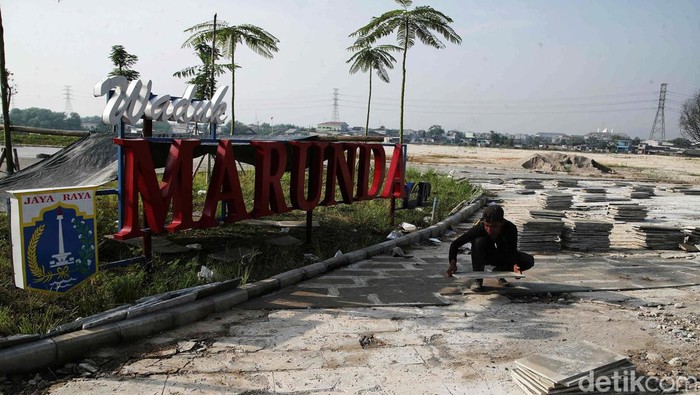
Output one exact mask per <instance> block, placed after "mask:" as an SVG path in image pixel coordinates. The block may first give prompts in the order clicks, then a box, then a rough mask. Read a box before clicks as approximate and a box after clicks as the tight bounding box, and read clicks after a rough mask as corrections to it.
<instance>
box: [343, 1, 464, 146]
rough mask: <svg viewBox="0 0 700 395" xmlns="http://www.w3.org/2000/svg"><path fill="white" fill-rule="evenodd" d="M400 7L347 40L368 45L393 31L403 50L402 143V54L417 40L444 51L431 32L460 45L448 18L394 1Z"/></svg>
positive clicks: (407, 2)
mask: <svg viewBox="0 0 700 395" xmlns="http://www.w3.org/2000/svg"><path fill="white" fill-rule="evenodd" d="M395 1H396V2H397V3H399V4H400V5H401V8H400V9H397V10H392V11H387V12H385V13H384V14H382V15H380V16H378V17H373V18H372V20H370V22H369V23H368V24H367V25H365V26H363V27H361V28H360V29H358V30H357V31H355V32H354V33H352V34H351V35H350V37H357V41H355V45H363V44H372V43H374V42H376V41H377V40H379V39H380V38H382V37H384V36H388V35H390V34H392V33H393V32H394V31H396V39H397V41H398V43H399V46H401V47H402V48H403V62H402V65H403V72H402V76H403V78H402V80H401V129H400V135H399V141H400V142H401V143H403V116H404V98H405V93H406V53H408V49H409V48H411V47H412V46H413V44H415V42H416V38H418V39H419V40H420V41H421V42H422V43H423V44H425V45H430V46H431V47H435V48H437V49H441V48H445V44H444V43H443V42H442V41H440V39H439V38H438V37H437V36H436V35H435V34H434V33H433V32H432V31H435V32H437V33H439V34H440V35H442V36H443V37H444V38H445V39H446V40H448V41H449V42H451V43H454V44H460V43H462V38H461V37H460V36H459V35H458V34H457V33H456V32H455V31H454V30H453V29H452V28H451V27H450V26H449V24H450V23H452V22H453V20H452V18H450V17H449V16H447V15H445V14H443V13H442V12H440V11H438V10H436V9H433V8H432V7H430V6H420V7H415V8H414V9H412V10H409V9H408V8H409V7H410V6H411V4H412V3H413V2H412V1H411V0H395Z"/></svg>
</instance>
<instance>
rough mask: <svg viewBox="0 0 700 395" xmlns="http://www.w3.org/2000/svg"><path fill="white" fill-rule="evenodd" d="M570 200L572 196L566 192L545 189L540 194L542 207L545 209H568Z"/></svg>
mask: <svg viewBox="0 0 700 395" xmlns="http://www.w3.org/2000/svg"><path fill="white" fill-rule="evenodd" d="M572 200H573V196H572V195H571V194H568V193H561V192H555V191H545V192H543V193H542V194H541V195H540V201H541V202H542V208H543V209H545V210H568V209H570V208H571V202H572Z"/></svg>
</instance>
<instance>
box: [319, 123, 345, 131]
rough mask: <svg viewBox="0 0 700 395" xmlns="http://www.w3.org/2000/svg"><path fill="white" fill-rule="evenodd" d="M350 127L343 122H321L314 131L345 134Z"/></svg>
mask: <svg viewBox="0 0 700 395" xmlns="http://www.w3.org/2000/svg"><path fill="white" fill-rule="evenodd" d="M349 130H350V127H349V125H348V124H347V123H345V122H335V121H332V122H321V123H319V124H318V126H316V131H318V132H321V133H323V132H325V133H327V132H336V133H347V132H348V131H349Z"/></svg>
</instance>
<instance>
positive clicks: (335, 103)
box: [331, 88, 340, 122]
mask: <svg viewBox="0 0 700 395" xmlns="http://www.w3.org/2000/svg"><path fill="white" fill-rule="evenodd" d="M331 121H333V122H339V121H340V115H338V88H333V116H332V117H331Z"/></svg>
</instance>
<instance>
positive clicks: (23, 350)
mask: <svg viewBox="0 0 700 395" xmlns="http://www.w3.org/2000/svg"><path fill="white" fill-rule="evenodd" d="M485 203H486V198H485V197H483V196H480V197H478V198H477V199H475V200H473V202H472V203H471V204H469V205H468V206H466V207H464V208H462V209H461V210H460V211H458V212H457V213H455V214H454V215H452V216H450V217H449V218H447V219H445V220H443V221H440V222H438V223H437V224H435V225H432V226H430V227H428V228H425V229H421V230H417V231H415V232H413V233H409V234H407V235H404V236H402V237H398V238H396V239H393V240H387V241H384V242H381V243H379V244H375V245H372V246H368V247H365V248H362V249H359V250H356V251H352V252H349V253H346V254H342V255H339V256H336V257H333V258H329V259H326V260H324V261H321V262H316V263H313V264H310V265H307V266H304V267H302V268H298V269H293V270H289V271H286V272H284V273H280V274H277V275H275V276H272V277H271V278H268V279H265V280H260V281H257V282H254V283H250V284H245V285H243V286H240V287H238V288H235V289H232V290H225V291H223V292H220V293H215V294H211V295H207V296H205V297H202V298H197V299H196V300H188V303H185V304H178V305H176V306H173V303H175V302H176V301H171V302H170V303H167V302H164V303H162V306H163V307H164V309H162V310H158V311H151V310H141V312H140V313H141V314H138V315H137V316H135V317H134V315H133V314H132V315H131V317H129V316H127V317H126V318H125V319H124V320H121V321H116V322H105V323H104V324H103V325H96V326H94V327H90V328H87V329H79V330H75V331H72V332H68V333H61V334H57V335H55V336H53V337H45V338H41V339H38V340H33V341H30V342H27V343H21V344H17V345H14V346H10V347H8V348H5V349H1V350H0V374H7V373H21V372H30V371H34V370H37V369H42V368H46V367H50V366H54V365H58V364H64V363H66V362H69V361H72V360H75V359H78V358H80V357H82V356H83V355H86V354H87V353H89V352H91V351H93V350H95V349H98V348H101V347H106V346H109V345H114V344H117V343H120V342H123V341H129V340H133V339H142V338H144V337H146V336H149V335H152V334H155V333H159V332H162V331H164V330H168V329H172V328H176V327H179V326H183V325H187V324H190V323H193V322H196V321H199V320H201V319H203V318H205V317H207V316H208V315H209V314H211V313H214V312H221V311H226V310H228V309H231V308H232V307H234V306H236V305H237V304H240V303H244V302H246V301H248V300H250V299H253V298H256V297H259V296H262V295H266V294H269V293H272V292H275V291H277V290H278V289H280V288H283V287H287V286H290V285H294V284H296V283H299V282H301V281H304V280H307V279H311V278H314V277H316V276H319V275H321V274H324V273H327V272H330V271H333V270H336V269H339V268H341V267H344V266H348V265H351V264H353V263H356V262H359V261H361V260H363V259H367V258H369V257H372V256H374V255H378V254H383V253H388V252H390V251H391V250H392V249H393V248H394V247H397V246H399V247H400V246H407V245H410V244H414V243H417V242H420V241H423V240H427V239H429V238H431V237H437V236H439V235H441V234H443V233H444V232H445V231H446V230H447V229H448V228H449V227H450V226H453V225H456V224H458V223H460V222H462V221H463V220H464V219H465V218H468V217H469V216H471V215H472V214H474V213H475V212H476V211H478V210H479V209H480V208H481V207H483V206H484V204H485ZM187 296H189V295H187ZM189 297H190V298H192V297H191V296H189ZM174 299H176V298H174ZM182 299H185V298H184V297H183V298H182Z"/></svg>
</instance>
